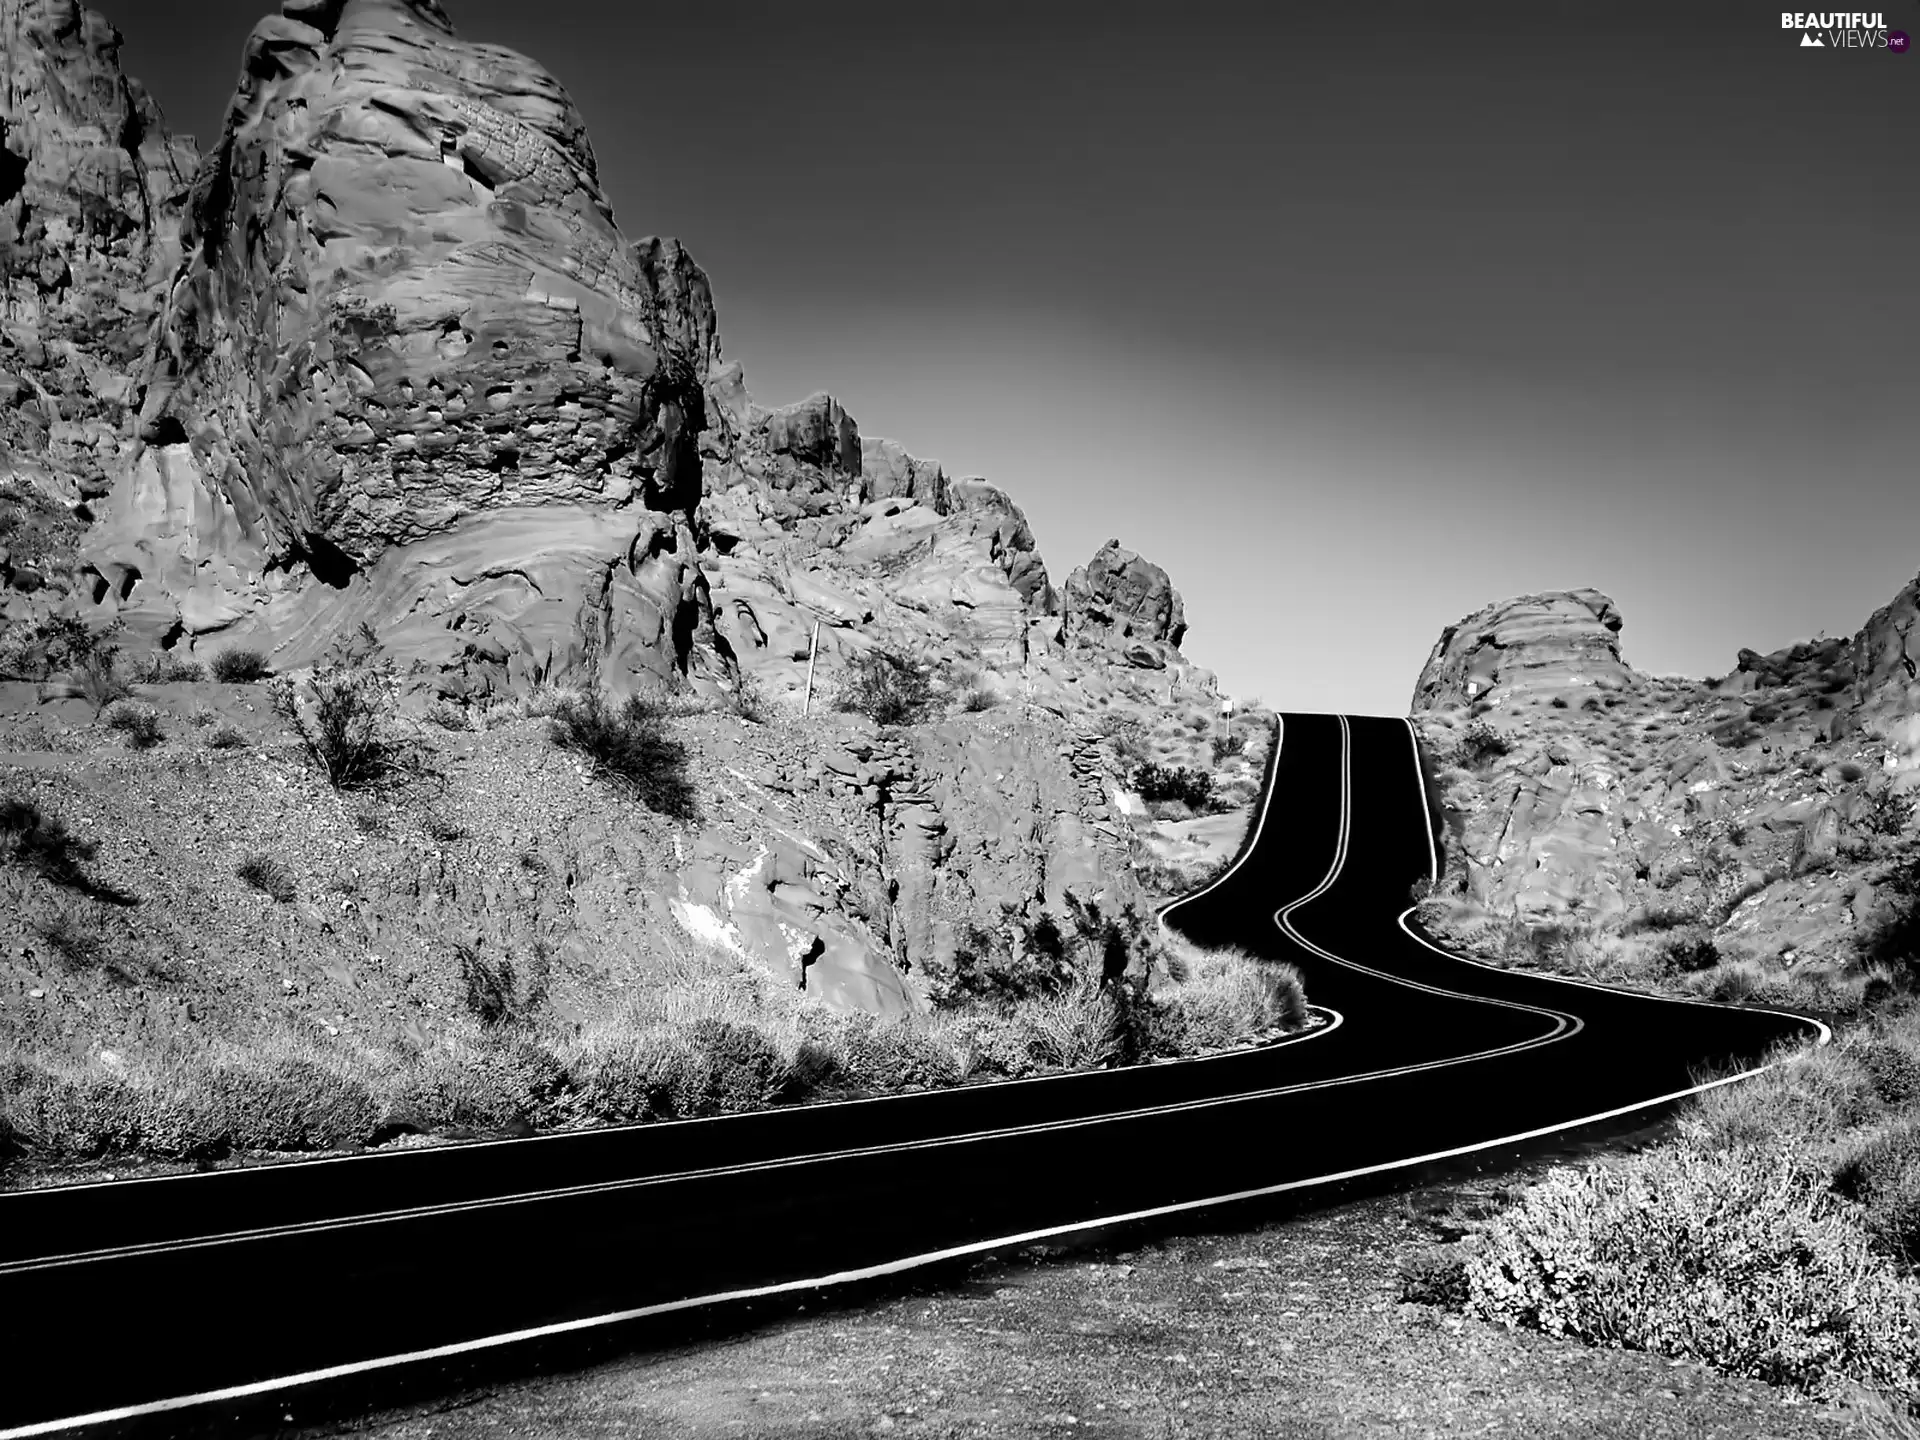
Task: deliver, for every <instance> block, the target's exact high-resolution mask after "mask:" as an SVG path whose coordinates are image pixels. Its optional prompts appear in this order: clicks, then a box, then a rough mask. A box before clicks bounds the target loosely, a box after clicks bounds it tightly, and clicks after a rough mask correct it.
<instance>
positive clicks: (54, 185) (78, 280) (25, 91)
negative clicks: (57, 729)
mask: <svg viewBox="0 0 1920 1440" xmlns="http://www.w3.org/2000/svg"><path fill="white" fill-rule="evenodd" d="M119 50H120V36H119V34H118V33H117V32H116V31H115V30H114V28H113V27H112V26H111V25H109V24H108V23H107V22H106V21H105V20H104V19H102V18H101V17H100V16H99V15H97V14H95V13H94V12H93V11H90V10H85V9H82V8H81V7H80V6H79V5H77V4H75V3H73V0H0V288H3V289H4V296H5V303H4V307H0V311H3V313H0V501H3V502H5V504H6V506H7V518H8V520H9V523H8V525H7V526H6V531H5V533H4V534H0V582H4V585H5V587H6V594H5V598H4V606H5V610H4V613H5V615H6V616H7V617H8V618H10V619H15V620H18V619H22V618H24V617H26V616H27V615H29V614H31V613H37V612H38V611H39V610H40V609H41V608H42V607H44V606H45V605H46V604H47V603H48V602H49V601H51V600H55V599H58V598H59V597H61V596H63V595H64V594H65V593H66V591H67V590H68V589H69V588H70V586H71V584H72V583H73V582H74V580H75V579H76V577H75V575H74V574H73V571H74V561H73V550H74V546H75V545H76V543H77V541H78V539H79V532H80V528H81V526H83V525H84V524H85V523H86V522H87V519H88V516H89V513H90V512H89V511H87V510H86V508H85V507H86V506H88V505H90V504H91V503H92V502H95V501H97V500H98V499H99V498H100V497H102V496H104V495H105V494H106V493H107V492H108V490H109V488H110V487H111V486H112V484H113V480H114V477H115V476H116V475H117V474H118V472H119V470H120V468H121V466H122V463H123V455H124V451H125V449H126V448H127V445H128V443H129V442H130V440H131V433H130V430H131V427H130V424H129V418H130V417H129V409H130V407H133V406H136V405H137V403H138V394H139V383H140V382H139V371H140V368H141V364H140V362H141V358H142V356H143V354H144V352H145V349H146V343H147V335H148V331H149V329H150V326H151V323H152V320H153V317H154V315H155V313H156V312H157V310H158V309H159V307H160V304H161V302H162V301H163V299H164V297H165V287H166V282H167V279H168V277H169V276H171V274H172V273H173V271H174V270H175V268H176V267H177V266H178V263H179V256H180V241H179V235H180V225H181V220H182V216H183V213H184V202H185V198H186V192H187V185H188V181H189V178H190V177H191V175H192V173H193V168H194V165H195V163H196V161H197V159H198V155H197V152H196V151H195V150H194V147H193V144H192V142H191V141H187V140H176V139H174V138H173V137H172V136H170V135H169V134H168V133H167V129H166V126H165V124H164V122H163V121H162V119H161V117H160V113H159V111H158V109H157V108H156V107H155V106H154V104H153V101H152V100H151V99H150V98H149V97H148V95H147V93H146V91H145V90H143V89H142V88H141V87H140V85H139V84H138V83H137V82H135V81H132V80H129V79H128V78H127V77H126V76H125V75H124V74H123V73H122V72H121V70H120V63H119ZM76 511H77V514H76ZM29 596H32V597H35V598H33V599H31V600H29V598H28V597H29Z"/></svg>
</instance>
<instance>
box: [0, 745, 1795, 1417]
mask: <svg viewBox="0 0 1920 1440" xmlns="http://www.w3.org/2000/svg"><path fill="white" fill-rule="evenodd" d="M1341 730H1342V736H1343V740H1342V777H1341V779H1342V802H1341V812H1342V815H1341V824H1342V835H1341V840H1340V846H1339V850H1338V852H1337V855H1336V863H1335V869H1334V871H1333V872H1332V873H1333V874H1334V875H1337V873H1338V870H1339V868H1340V866H1342V865H1344V863H1345V855H1346V849H1347V839H1348V834H1347V820H1346V812H1347V810H1348V808H1349V804H1350V800H1351V791H1350V774H1349V773H1348V769H1347V763H1346V762H1347V741H1348V739H1349V738H1350V736H1349V731H1348V728H1347V724H1346V718H1345V717H1344V716H1342V717H1341ZM1411 733H1412V731H1411V726H1409V734H1410V735H1411ZM1276 744H1277V739H1276ZM1414 761H1415V767H1416V771H1415V780H1416V782H1418V783H1421V794H1422V797H1423V800H1422V811H1423V814H1425V815H1426V816H1427V819H1428V822H1429V823H1428V829H1427V843H1428V854H1429V857H1430V866H1429V869H1430V871H1431V872H1432V874H1433V875H1434V877H1435V878H1437V874H1438V872H1437V869H1436V868H1434V865H1433V864H1432V863H1431V862H1432V857H1433V856H1434V850H1433V832H1432V824H1431V818H1432V817H1431V813H1430V812H1428V811H1427V810H1426V808H1425V800H1424V797H1425V793H1426V792H1425V786H1424V783H1423V780H1422V777H1421V776H1420V774H1419V772H1418V763H1419V754H1418V749H1417V745H1416V749H1415V752H1414ZM1277 775H1278V765H1277V756H1276V763H1275V776H1276V778H1277ZM1272 788H1273V787H1272V786H1269V791H1270V792H1271V789H1272ZM1271 800H1272V796H1271V793H1269V796H1268V802H1267V805H1263V806H1262V809H1261V819H1262V824H1264V822H1265V816H1266V810H1267V806H1268V805H1270V804H1271ZM1256 839H1257V832H1256ZM1253 848H1254V847H1253V846H1252V845H1249V846H1248V847H1247V850H1246V854H1247V855H1250V854H1251V853H1252V851H1253ZM1244 858H1245V856H1244V855H1243V857H1242V859H1243V860H1244ZM1238 863H1239V862H1236V864H1235V866H1234V867H1232V868H1233V869H1237V868H1238ZM1229 873H1231V869H1230V870H1229ZM1222 878H1223V879H1224V878H1225V877H1224V876H1223V877H1222ZM1214 883H1215V884H1218V883H1219V882H1218V881H1216V882H1214ZM1329 884H1330V880H1326V881H1323V882H1322V884H1321V886H1320V887H1318V888H1317V889H1316V891H1315V892H1314V893H1315V894H1322V893H1325V890H1326V888H1328V885H1329ZM1208 888H1209V889H1211V888H1212V887H1211V886H1210V887H1208ZM1201 893H1203V894H1204V893H1205V892H1204V891H1203V892H1201ZM1307 898H1312V897H1307ZM1175 903H1176V904H1178V903H1181V902H1175ZM1304 903H1305V899H1303V900H1300V901H1296V902H1293V904H1292V905H1289V906H1286V907H1283V910H1286V911H1291V910H1292V909H1293V908H1295V907H1296V906H1298V905H1300V904H1304ZM1167 908H1168V909H1171V908H1172V907H1171V906H1169V907H1167ZM1161 913H1162V915H1164V914H1165V911H1164V910H1163V911H1162V912H1161ZM1410 913H1411V910H1409V911H1405V912H1402V915H1401V921H1402V928H1403V929H1404V928H1405V925H1404V921H1405V917H1406V915H1407V914H1410ZM1278 918H1279V913H1278V912H1276V919H1278ZM1409 933H1411V932H1409ZM1294 938H1295V939H1296V940H1297V941H1298V943H1302V944H1308V943H1309V942H1306V941H1304V940H1301V939H1300V938H1299V937H1298V936H1295V937H1294ZM1414 938H1415V939H1419V937H1418V936H1415V937H1414ZM1421 943H1422V944H1423V945H1425V947H1426V948H1427V949H1429V950H1432V951H1433V952H1434V953H1435V954H1438V955H1441V956H1443V957H1445V958H1447V959H1450V960H1454V959H1458V958H1459V957H1456V956H1451V955H1448V954H1447V952H1445V951H1444V950H1440V949H1439V948H1438V947H1437V946H1434V945H1432V944H1429V943H1427V942H1425V941H1422V942H1421ZM1309 948H1311V949H1315V953H1320V952H1319V951H1318V950H1317V948H1316V947H1312V946H1311V945H1309ZM1328 958H1330V959H1332V960H1333V961H1334V962H1335V963H1337V964H1343V965H1348V966H1350V967H1352V968H1355V969H1365V968H1366V967H1362V966H1358V965H1355V964H1354V962H1352V961H1346V960H1341V959H1340V958H1339V957H1338V956H1329V957H1328ZM1464 963H1468V964H1477V963H1478V962H1474V961H1467V962H1464ZM1480 968H1483V969H1493V968H1496V967H1492V966H1484V965H1482V966H1481V967H1480ZM1369 973H1377V972H1369ZM1384 978H1388V979H1396V980H1397V977H1392V976H1388V977H1384ZM1538 978H1541V979H1560V978H1562V977H1557V976H1541V977H1538ZM1398 983H1411V982H1398ZM1566 983H1569V984H1579V983H1582V982H1578V981H1571V980H1568V981H1566ZM1413 988H1431V987H1421V986H1417V985H1415V986H1413ZM1587 988H1590V989H1606V987H1604V986H1598V985H1589V986H1588V987H1587ZM1446 993H1451V992H1446ZM1611 993H1620V992H1611ZM1465 998H1469V999H1478V998H1480V997H1473V996H1469V997H1465ZM1640 998H1656V997H1640ZM1658 998H1665V997H1658ZM1489 1003H1495V1004H1507V1003H1511V1002H1499V1001H1495V1002H1489ZM1518 1008H1522V1009H1532V1008H1534V1007H1530V1006H1522V1007H1518ZM1539 1013H1542V1014H1557V1013H1558V1012H1553V1011H1541V1012H1539ZM1762 1013H1767V1014H1776V1015H1780V1014H1784V1012H1778V1011H1767V1012H1762ZM1567 1018H1577V1017H1567ZM1786 1018H1790V1019H1797V1020H1803V1019H1804V1017H1801V1016H1787V1017H1786ZM1805 1023H1810V1024H1814V1025H1819V1022H1818V1021H1808V1022H1805ZM1819 1028H1820V1030H1821V1031H1822V1033H1823V1042H1822V1043H1824V1039H1825V1037H1826V1036H1827V1035H1829V1034H1830V1032H1828V1031H1827V1027H1826V1026H1824V1025H1819ZM1552 1038H1561V1037H1552ZM1541 1043H1546V1042H1545V1041H1544V1040H1537V1041H1532V1042H1528V1044H1527V1045H1525V1046H1521V1047H1517V1048H1523V1049H1524V1048H1531V1047H1532V1046H1533V1045H1537V1044H1541ZM1502 1053H1507V1052H1504V1051H1494V1052H1488V1054H1489V1055H1495V1054H1502ZM1468 1058H1488V1057H1487V1056H1486V1055H1483V1056H1478V1057H1468ZM1460 1063H1464V1062H1463V1061H1462V1060H1453V1061H1440V1062H1435V1064H1434V1065H1433V1066H1411V1067H1407V1069H1406V1070H1404V1071H1399V1072H1381V1073H1383V1074H1395V1073H1411V1072H1412V1071H1414V1070H1420V1069H1427V1068H1437V1067H1438V1066H1441V1065H1453V1064H1460ZM1779 1063H1781V1062H1778V1061H1775V1062H1773V1064H1768V1065H1760V1066H1756V1067H1755V1068H1754V1069H1751V1070H1745V1071H1741V1072H1740V1073H1738V1074H1735V1075H1726V1076H1722V1077H1720V1078H1719V1079H1716V1080H1711V1081H1707V1082H1705V1083H1703V1084H1699V1085H1693V1086H1689V1087H1687V1088H1686V1089H1684V1090H1676V1091H1673V1092H1671V1093H1669V1094H1666V1095H1660V1096H1657V1097H1654V1098H1652V1099H1649V1100H1639V1101H1635V1102H1634V1103H1632V1104H1630V1105H1622V1106H1619V1107H1616V1108H1615V1109H1612V1110H1604V1111H1600V1112H1598V1113H1596V1114H1592V1115H1586V1116H1582V1117H1580V1118H1578V1119H1574V1120H1563V1121H1559V1122H1556V1123H1555V1124H1552V1125H1547V1126H1542V1127H1539V1128H1537V1129H1533V1130H1526V1131H1520V1132H1517V1133H1515V1134H1512V1135H1503V1136H1500V1137H1498V1138H1497V1139H1492V1140H1483V1141H1476V1142H1475V1143H1473V1144H1471V1145H1461V1146H1455V1147H1454V1148H1452V1149H1448V1150H1437V1151H1431V1152H1429V1153H1426V1154H1423V1155H1414V1156H1408V1157H1406V1158H1404V1159H1400V1160H1390V1161H1386V1162H1383V1163H1381V1164H1377V1165H1364V1166H1360V1167H1357V1168H1354V1169H1350V1170H1341V1171H1334V1172H1330V1173H1328V1174H1325V1175H1316V1176H1311V1177H1307V1178H1303V1179H1299V1180H1288V1181H1283V1182H1281V1183H1279V1184H1276V1185H1266V1186H1260V1187H1257V1188H1255V1189H1250V1190H1237V1191H1232V1192H1229V1193H1226V1194H1221V1195H1211V1196H1207V1197H1204V1198H1201V1199H1196V1200H1187V1201H1181V1202H1179V1203H1177V1204H1173V1205H1160V1206H1154V1207H1152V1208H1149V1209H1144V1210H1136V1211H1131V1212H1128V1213H1126V1214H1122V1215H1110V1216H1103V1217H1101V1218H1098V1219H1094V1220H1085V1221H1076V1222H1073V1223H1070V1224H1066V1225H1054V1226H1049V1227H1046V1228H1044V1229H1038V1230H1028V1231H1023V1232H1020V1233H1018V1234H1013V1235H1004V1236H997V1237H995V1238H993V1239H989V1240H980V1241H974V1242H970V1243H968V1244H966V1245H957V1246H951V1247H948V1248H945V1249H941V1250H931V1251H926V1252H923V1253H921V1254H918V1255H912V1256H906V1257H903V1258H901V1259H898V1260H892V1261H888V1262H886V1263H885V1264H881V1265H873V1266H866V1267H863V1268H859V1269H853V1270H843V1271H836V1272H833V1273H831V1274H828V1275H823V1276H817V1277H813V1278H809V1279H805V1280H792V1281H785V1282H782V1283H780V1284H777V1285H767V1286H759V1287H754V1288H750V1289H743V1290H728V1291H717V1292H715V1293H713V1294H709V1295H701V1296H693V1297H689V1298H686V1299H682V1300H672V1301H667V1302H664V1303H662V1304H658V1305H647V1306H640V1307H637V1308H634V1309H631V1310H620V1311H614V1312H611V1313H608V1314H604V1315H597V1316H592V1317H589V1318H586V1319H581V1320H569V1321H563V1322H560V1323H557V1324H553V1325H543V1326H539V1327H535V1328H532V1329H526V1330H516V1331H511V1332H508V1333H506V1334H501V1335H490V1336H484V1337H482V1338H480V1339H477V1340H466V1341H461V1342H458V1343H456V1344H452V1345H442V1346H436V1347H434V1348H432V1349H427V1350H417V1351H410V1352H407V1353H404V1354H400V1355H388V1356H380V1357H377V1358H375V1359H371V1360H361V1361H355V1362H352V1363H350V1364H346V1365H336V1366H330V1367H328V1368H325V1369H320V1370H309V1371H303V1372H300V1373H297V1374H293V1375H286V1376H280V1377H277V1378H275V1379H271V1380H262V1381H256V1382H254V1383H252V1384H247V1385H237V1386H229V1387H226V1388H223V1389H219V1390H210V1391H204V1392H201V1393H198V1394H193V1395H182V1396H175V1397H172V1398H169V1399H166V1400H158V1401H151V1402H147V1403H145V1404H141V1405H130V1406H123V1407H120V1408H118V1409H113V1410H101V1411H95V1412H92V1413H89V1414H85V1415H75V1416H69V1417H66V1418H63V1419H58V1420H49V1421H41V1422H38V1423H36V1424H33V1425H27V1426H23V1427H17V1428H14V1429H9V1430H0V1440H27V1437H31V1436H42V1435H54V1434H58V1433H60V1432H62V1431H67V1430H73V1429H76V1428H79V1427H81V1426H86V1425H99V1424H109V1423H113V1422H116V1421H124V1420H132V1419H137V1418H139V1417H141V1416H146V1415H158V1414H164V1413H167V1412H169V1411H175V1410H182V1409H186V1408H189V1407H192V1406H195V1405H209V1404H216V1403H221V1402H228V1401H233V1400H241V1399H246V1398H249V1397H254V1396H261V1395H268V1394H272V1393H274V1392H276V1391H281V1390H287V1389H291V1388H294V1387H297V1386H301V1385H309V1384H315V1383H318V1382H322V1381H326V1380H337V1379H344V1378H346V1377H348V1376H352V1375H364V1374H369V1373H372V1372H374V1371H378V1370H384V1369H392V1368H394V1367H397V1366H401V1365H408V1364H414V1363H419V1362H424V1361H429V1360H444V1359H449V1358H452V1357H453V1356H456V1355H465V1354H473V1353H476V1352H479V1351H482V1350H488V1349H494V1348H498V1347H500V1346H504V1345H512V1344H517V1343H521V1342H524V1341H529V1340H536V1339H541V1338H546V1337H551V1336H557V1335H563V1334H568V1333H573V1332H578V1331H583V1330H588V1329H592V1328H596V1327H599V1326H603V1325H611V1324H618V1323H621V1322H623V1321H629V1320H639V1319H643V1318H646V1317H648V1316H652V1315H662V1314H668V1313H671V1312H674V1311H679V1310H686V1309H691V1308H694V1307H696V1306H701V1305H712V1304H720V1303H724V1302H727V1301H733V1300H745V1299H754V1298H759V1297H764V1296H772V1295H779V1294H788V1293H792V1292H794V1291H798V1290H810V1289H817V1288H822V1287H825V1286H828V1285H836V1284H844V1283H847V1282H850V1281H854V1280H863V1279H874V1278H878V1277H880V1276H883V1275H892V1274H898V1273H900V1272H902V1271H906V1270H910V1269H914V1268H916V1267H918V1266H921V1265H928V1264H934V1263H936V1262H938V1261H941V1260H949V1259H957V1258H958V1257H960V1256H963V1255H976V1254H980V1253H982V1252H985V1251H989V1250H996V1249H1001V1248H1004V1247H1006V1246H1009V1245H1021V1244H1028V1243H1031V1242H1033V1241H1036V1240H1043V1239H1049V1238H1052V1237H1054V1236H1058V1235H1069V1234H1075V1233H1079V1232H1084V1231H1088V1230H1099V1229H1103V1228H1106V1227H1108V1226H1113V1225H1120V1224H1126V1223H1130V1222H1133V1221H1138V1220H1148V1219H1154V1218H1158V1217H1161V1216H1166V1215H1176V1214H1181V1213H1184V1212H1187V1211H1192V1210H1198V1209H1204V1208H1206V1207H1208V1206H1212V1205H1224V1204H1229V1203H1232V1202H1234V1201H1238V1200H1252V1199H1258V1198H1261V1197H1263V1196H1269V1195H1278V1194H1282V1193H1284V1192H1286V1191H1289V1190H1300V1189H1305V1188H1307V1187H1309V1186H1314V1185H1325V1184H1332V1183H1335V1182H1338V1181H1342V1180H1351V1179H1357V1178H1359V1177H1361V1176H1365V1175H1378V1174H1384V1173H1386V1172H1388V1171H1391V1170H1402V1169H1406V1168H1409V1167H1411V1166H1415V1165H1423V1164H1428V1163H1431V1162H1434V1161H1438V1160H1448V1159H1455V1158H1458V1157H1459V1156H1462V1155H1470V1154H1474V1153H1476V1152H1479V1151H1483V1150H1491V1149H1496V1148H1498V1147H1500V1146H1503V1145H1511V1144H1517V1143H1519V1142H1521V1141H1525V1140H1535V1139H1539V1138H1541V1137H1543V1136H1547V1135H1553V1134H1557V1133H1559V1132H1562V1131H1565V1130H1570V1129H1574V1128H1577V1127H1579V1126H1582V1125H1591V1124H1596V1123H1598V1122H1600V1121H1602V1120H1611V1119H1616V1118H1618V1117H1619V1116H1622V1115H1628V1114H1632V1113H1633V1112H1634V1111H1636V1110H1647V1109H1652V1108H1653V1107H1655V1106H1658V1105H1664V1104H1667V1103H1669V1102H1671V1101H1674V1100H1680V1099H1684V1098H1686V1097H1687V1096H1690V1095H1698V1094H1701V1093H1704V1092H1705V1091H1708V1090H1713V1089H1717V1088H1718V1087H1720V1086H1722V1085H1731V1084H1733V1083H1735V1082H1736V1081H1739V1080H1744V1079H1747V1078H1749V1077H1751V1076H1754V1075H1759V1074H1762V1073H1763V1072H1765V1071H1767V1070H1770V1069H1772V1068H1774V1065H1775V1064H1779ZM1369 1078H1378V1077H1377V1076H1355V1077H1341V1078H1338V1079H1334V1080H1328V1081H1321V1082H1316V1083H1314V1084H1311V1085H1302V1086H1298V1087H1284V1088H1282V1089H1280V1090H1275V1091H1272V1092H1265V1093H1267V1094H1275V1095H1277V1094H1285V1093H1291V1092H1293V1091H1304V1090H1313V1089H1325V1088H1332V1087H1333V1086H1336V1085H1343V1084H1352V1083H1355V1082H1357V1081H1359V1080H1364V1079H1369ZM1239 1098H1245V1097H1239ZM1199 1103H1202V1104H1208V1103H1211V1104H1221V1103H1232V1102H1228V1101H1215V1102H1199ZM1173 1108H1179V1107H1173ZM1107 1118H1109V1119H1111V1118H1114V1117H1107ZM1069 1123H1077V1124H1093V1123H1099V1122H1098V1121H1082V1122H1069ZM1038 1128H1048V1127H1038ZM970 1138H984V1137H970ZM945 1143H956V1142H953V1141H940V1142H932V1144H934V1145H937V1144H945ZM917 1148H931V1146H923V1147H917Z"/></svg>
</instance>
